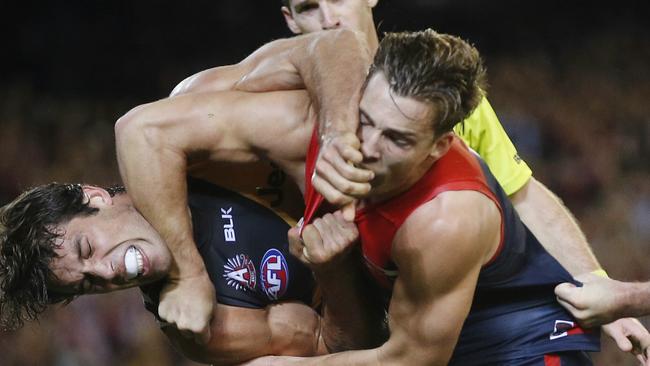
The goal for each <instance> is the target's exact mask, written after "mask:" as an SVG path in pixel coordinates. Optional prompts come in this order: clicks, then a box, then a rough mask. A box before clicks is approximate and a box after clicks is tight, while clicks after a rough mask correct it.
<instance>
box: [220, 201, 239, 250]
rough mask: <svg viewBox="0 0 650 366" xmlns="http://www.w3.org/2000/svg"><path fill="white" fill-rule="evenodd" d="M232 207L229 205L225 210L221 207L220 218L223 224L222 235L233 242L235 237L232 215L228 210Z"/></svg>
mask: <svg viewBox="0 0 650 366" xmlns="http://www.w3.org/2000/svg"><path fill="white" fill-rule="evenodd" d="M231 211H232V207H229V208H228V209H227V210H224V209H223V208H222V209H221V218H222V219H223V220H224V224H223V237H224V239H225V240H226V241H227V242H228V241H229V242H234V241H235V240H236V239H235V223H234V222H233V221H232V215H231V214H230V212H231Z"/></svg>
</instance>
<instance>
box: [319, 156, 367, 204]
mask: <svg viewBox="0 0 650 366" xmlns="http://www.w3.org/2000/svg"><path fill="white" fill-rule="evenodd" d="M342 164H345V166H348V167H349V166H350V165H348V164H347V163H342ZM354 169H357V168H354ZM358 170H359V171H361V172H364V174H365V172H368V171H367V170H362V169H358ZM319 181H324V183H326V184H327V185H329V186H330V187H331V188H329V187H328V186H325V185H324V184H323V183H321V182H319ZM369 181H370V180H369V179H365V178H362V179H359V178H347V177H345V176H343V175H341V173H340V171H339V170H338V169H337V168H334V167H333V166H332V165H331V164H330V163H329V162H327V161H319V162H317V163H316V170H315V171H314V174H313V175H312V178H311V182H312V185H313V186H314V188H315V189H316V190H317V191H318V192H320V193H321V194H322V195H323V196H324V197H325V198H328V196H330V195H332V194H330V193H328V192H329V190H332V189H333V190H335V191H336V192H337V193H338V194H339V195H342V196H349V197H351V198H356V197H363V196H365V195H367V194H368V192H370V188H371V185H370V183H369ZM321 189H323V190H324V192H323V191H321ZM328 201H329V199H328ZM329 202H332V201H329ZM332 203H334V204H336V202H332Z"/></svg>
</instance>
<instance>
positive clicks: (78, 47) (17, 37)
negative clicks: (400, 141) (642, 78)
mask: <svg viewBox="0 0 650 366" xmlns="http://www.w3.org/2000/svg"><path fill="white" fill-rule="evenodd" d="M279 3H280V2H279V0H278V1H276V0H271V1H269V0H255V1H250V0H220V1H219V0H212V1H206V0H193V1H187V2H180V1H174V2H172V1H150V0H148V1H134V0H129V1H126V0H111V1H108V0H98V1H80V0H69V1H48V2H41V3H40V4H38V6H36V5H34V4H30V3H28V2H23V3H20V4H18V5H16V4H13V5H11V6H12V7H13V8H5V9H4V11H3V13H4V17H5V18H7V19H6V20H5V21H3V22H2V23H3V25H2V26H1V27H3V28H6V29H3V30H2V33H3V34H4V35H5V36H6V39H5V47H4V50H5V52H3V53H4V56H3V57H2V58H3V63H4V64H5V70H6V71H7V73H6V74H5V77H3V78H2V80H3V83H9V84H8V85H9V87H11V86H12V85H15V84H16V83H22V85H25V84H27V85H28V86H29V88H30V89H32V90H36V91H38V92H39V93H46V94H47V93H52V94H56V95H59V96H63V95H66V96H75V95H84V96H92V97H98V98H113V97H116V96H117V95H120V96H121V97H127V98H128V97H132V98H137V99H145V100H148V99H155V98H159V97H162V96H164V95H166V94H167V93H168V92H169V91H170V90H171V89H172V88H173V86H174V85H175V84H176V82H178V81H180V80H181V79H183V78H184V77H186V76H188V75H190V74H192V73H194V72H196V71H198V70H200V69H203V68H208V67H211V66H216V65H220V64H227V63H233V62H237V61H238V60H240V59H241V58H243V57H244V56H246V55H247V54H248V53H250V52H251V51H252V50H254V49H255V48H257V47H258V46H260V45H261V44H262V43H264V42H266V41H269V40H272V39H275V38H279V37H285V36H289V35H290V33H289V32H288V31H287V30H286V29H285V27H284V21H283V20H282V17H281V14H280V12H279ZM566 3H570V4H566ZM418 4H428V5H418ZM486 4H489V6H488V5H486ZM596 4H597V2H588V1H559V0H553V1H543V2H542V1H534V2H530V1H515V0H508V1H505V0H504V1H501V0H498V1H487V0H483V1H479V0H454V1H451V0H448V1H438V2H434V1H425V0H420V1H409V0H402V1H398V0H383V1H380V4H379V5H378V7H377V8H376V10H375V18H376V20H377V23H378V24H380V25H379V27H380V31H393V30H414V29H422V28H426V27H434V28H435V29H437V30H439V31H442V32H447V33H454V34H459V35H462V36H464V37H466V38H468V39H470V40H471V41H472V42H474V43H476V44H477V46H478V47H479V50H481V52H483V54H484V55H486V57H487V58H489V57H490V56H491V55H501V54H504V53H517V52H526V51H527V49H528V48H529V47H530V45H531V43H530V42H532V43H534V44H535V45H536V46H538V47H546V48H547V49H550V50H553V49H554V48H556V47H567V46H568V45H570V44H571V42H572V40H573V39H575V38H576V37H582V36H583V35H584V34H586V33H590V32H599V31H606V30H607V29H610V28H617V29H629V32H631V34H635V35H637V36H638V35H639V34H648V32H647V31H648V30H649V29H648V28H650V27H649V26H648V24H644V20H645V16H647V14H650V12H649V11H648V10H649V8H650V7H649V6H648V2H647V1H629V0H625V1H619V2H617V5H616V6H610V7H606V6H603V5H596ZM1 6H2V7H6V6H7V5H1ZM7 51H8V52H7ZM7 76H8V77H7Z"/></svg>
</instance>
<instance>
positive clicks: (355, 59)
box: [172, 29, 372, 205]
mask: <svg viewBox="0 0 650 366" xmlns="http://www.w3.org/2000/svg"><path fill="white" fill-rule="evenodd" d="M370 62H371V52H370V50H369V48H368V45H367V44H366V42H365V40H364V38H363V37H362V36H361V35H360V34H359V33H357V32H354V31H351V30H346V29H340V30H332V31H326V32H317V33H312V34H308V35H303V36H299V37H294V38H291V39H282V40H277V41H273V42H271V43H268V44H267V45H265V46H263V47H261V48H260V49H259V50H257V51H256V52H254V53H253V54H251V55H250V56H249V57H247V58H246V59H245V60H243V61H242V62H240V63H239V64H236V65H231V66H225V67H216V68H212V69H209V70H205V71H202V72H200V73H198V74H196V75H193V76H191V77H189V78H187V79H186V80H184V81H183V82H181V83H180V84H179V85H178V86H177V87H176V88H175V89H174V91H173V92H172V95H180V94H187V93H198V92H205V91H215V90H228V89H237V90H244V91H254V92H258V91H269V90H288V89H296V88H305V89H306V90H307V91H308V92H309V95H310V97H311V99H312V101H313V103H314V105H315V110H316V111H317V114H318V119H319V134H320V137H321V154H320V156H319V158H318V160H317V163H316V169H317V173H318V174H319V175H318V176H315V179H314V187H315V188H316V189H317V190H318V191H319V192H321V193H323V195H324V196H325V198H326V199H328V200H329V201H330V202H333V203H336V204H341V205H343V204H345V203H348V202H350V201H351V200H352V199H353V196H354V197H357V196H361V195H363V194H366V193H367V192H368V191H369V190H370V184H368V182H369V181H370V180H371V179H372V175H371V174H372V173H371V172H370V171H368V170H364V169H359V168H356V167H354V165H353V164H356V163H359V162H361V160H362V155H361V153H360V152H359V151H358V150H359V146H360V145H359V141H358V138H357V137H356V135H355V131H356V128H357V125H358V107H359V100H360V98H361V88H362V85H363V83H364V81H365V77H366V74H367V71H368V67H369V65H370ZM320 176H323V177H325V179H321V178H319V177H320ZM334 187H336V188H334Z"/></svg>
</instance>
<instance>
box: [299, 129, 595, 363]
mask: <svg viewBox="0 0 650 366" xmlns="http://www.w3.org/2000/svg"><path fill="white" fill-rule="evenodd" d="M317 142H318V140H317V139H315V138H314V139H312V145H316V146H310V148H309V150H308V154H309V156H308V159H307V164H306V169H307V170H308V171H307V172H306V177H311V172H313V169H314V165H315V160H316V155H317V154H315V153H317V151H318V147H317ZM306 186H307V187H306V189H305V191H306V193H307V194H306V195H305V199H306V200H307V201H306V211H305V220H304V222H305V223H309V222H310V221H311V220H312V219H313V217H314V216H313V215H314V214H316V213H317V211H318V210H319V208H318V207H316V206H315V205H319V204H320V203H322V197H320V195H319V194H317V193H316V192H315V191H314V190H313V187H311V181H310V180H309V179H307V180H306ZM457 190H473V191H477V192H480V193H482V194H484V195H485V196H486V197H488V198H489V199H490V200H492V201H493V202H494V203H495V204H496V205H497V207H498V208H499V210H500V212H501V219H502V227H501V233H502V235H501V243H500V245H499V248H498V250H497V252H496V253H495V255H494V257H493V258H492V259H491V260H490V261H489V263H487V264H486V265H485V266H484V267H483V268H482V270H481V272H480V275H479V278H478V282H477V285H476V291H475V294H474V299H473V303H472V308H471V310H470V313H469V315H468V317H467V319H466V321H465V323H464V325H463V328H462V331H461V334H460V338H459V340H458V343H457V345H456V349H455V351H454V355H453V356H452V359H451V361H450V365H463V366H465V365H500V364H508V363H509V362H512V361H513V360H516V359H522V358H529V357H533V356H539V355H544V354H549V353H556V352H562V351H597V350H599V344H600V340H599V332H597V331H595V332H591V333H588V332H585V331H584V330H582V329H581V328H580V327H579V326H578V325H577V324H576V322H575V320H574V319H573V318H572V317H571V315H570V314H569V313H567V312H566V311H565V310H564V309H563V308H562V307H561V306H560V305H559V304H558V303H557V302H556V300H555V295H554V293H553V288H554V287H555V285H557V284H559V283H561V282H567V281H572V277H571V276H570V275H569V273H568V272H567V271H566V270H565V269H564V268H563V267H562V266H561V265H560V264H559V263H558V262H557V261H556V260H555V259H554V258H553V257H551V255H549V254H548V253H547V252H546V250H545V249H544V248H543V247H542V246H541V244H540V243H539V242H538V240H537V239H536V238H535V237H534V236H533V235H532V233H531V232H530V231H529V230H528V228H526V227H525V226H524V225H523V224H522V223H521V220H520V219H519V217H518V216H517V213H516V212H515V210H514V208H513V207H512V205H511V203H510V201H509V200H508V198H507V196H506V195H505V193H504V192H503V190H502V189H501V187H500V186H499V185H498V183H497V182H496V180H495V179H494V177H493V176H492V175H491V173H490V171H489V169H488V168H487V166H486V165H485V164H484V163H483V162H482V161H481V160H480V158H479V157H478V156H477V155H476V154H474V153H472V152H470V150H469V149H468V148H467V147H466V146H465V145H464V144H463V142H462V141H460V140H459V139H458V138H455V140H454V142H453V143H452V147H451V148H450V150H449V152H448V153H447V154H445V155H444V156H443V157H442V158H441V159H439V160H438V161H436V162H435V163H434V164H433V166H432V167H431V169H429V171H428V172H427V173H425V175H424V176H423V177H422V178H421V179H420V180H419V181H418V182H417V183H416V184H415V185H414V186H413V187H411V188H410V189H409V190H408V191H406V192H404V193H403V194H401V195H399V196H397V197H394V198H392V199H389V200H388V201H384V202H382V203H379V204H376V205H372V206H366V207H364V209H362V210H359V211H357V216H356V218H355V221H356V223H357V225H358V227H359V233H360V236H361V245H362V250H363V254H364V258H365V260H366V264H367V267H368V268H369V270H370V272H371V274H372V275H373V276H374V278H375V279H376V280H377V282H378V283H380V284H381V285H383V286H384V287H385V288H386V289H387V291H390V290H391V287H392V282H393V281H394V279H395V278H396V277H397V276H398V275H399V268H397V267H396V265H395V264H394V263H393V262H392V260H391V254H390V253H391V247H392V243H393V238H394V236H395V233H396V232H397V230H399V228H400V226H401V225H402V224H403V223H404V221H405V220H406V219H407V218H408V216H409V215H410V214H411V212H413V211H414V210H415V209H416V208H417V207H419V206H420V205H421V204H423V203H425V202H427V201H429V200H432V199H434V198H435V197H436V196H437V195H438V194H440V193H442V192H446V191H457ZM431 245H435V243H432V244H431ZM441 321H444V319H441Z"/></svg>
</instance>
